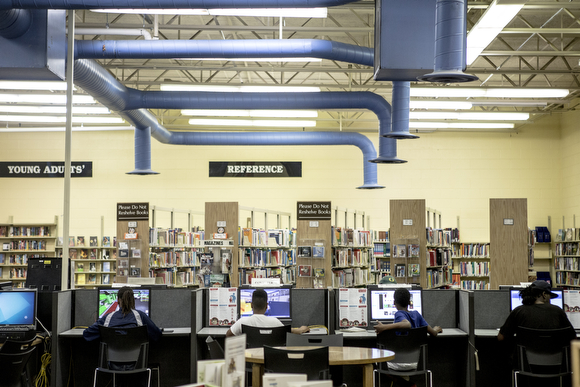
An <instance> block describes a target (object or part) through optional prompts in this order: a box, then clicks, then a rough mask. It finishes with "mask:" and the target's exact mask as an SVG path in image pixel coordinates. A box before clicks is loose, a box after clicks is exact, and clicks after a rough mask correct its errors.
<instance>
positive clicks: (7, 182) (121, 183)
mask: <svg viewBox="0 0 580 387" xmlns="http://www.w3.org/2000/svg"><path fill="white" fill-rule="evenodd" d="M568 121H570V124H569V125H567V126H572V122H573V121H574V118H570V119H568V118H566V120H564V122H565V123H566V122H568ZM576 121H577V120H576ZM559 127H560V117H559V116H551V117H548V118H544V119H542V120H539V121H538V122H537V123H531V124H528V125H526V126H525V127H524V128H523V130H522V131H521V132H520V133H519V134H506V133H433V134H423V135H421V138H420V139H417V140H405V141H399V143H398V144H399V145H398V148H399V152H398V153H399V157H400V158H403V159H405V160H408V163H406V164H398V165H388V164H379V165H378V170H379V183H380V184H382V185H385V186H386V188H385V189H382V190H370V191H367V190H357V189H356V187H357V186H359V185H361V184H362V183H363V171H362V163H363V160H362V153H361V152H360V151H359V150H358V148H356V147H353V146H303V147H220V146H204V147H202V146H174V145H164V144H161V143H159V142H157V141H156V140H152V168H153V169H154V170H155V171H158V172H160V174H159V175H155V176H132V175H126V174H125V173H126V172H128V171H131V170H132V169H133V168H134V150H133V135H132V132H83V133H78V132H75V133H73V153H72V159H73V160H74V161H93V168H94V170H93V178H75V179H72V184H71V186H72V195H71V196H72V199H71V217H72V219H71V229H70V230H71V235H84V236H85V237H88V236H90V235H99V236H100V219H101V216H104V217H105V235H114V231H115V230H114V228H115V216H116V214H115V205H116V203H117V202H128V201H135V202H140V201H146V202H149V203H150V204H151V205H157V206H162V207H174V208H182V209H191V210H198V211H203V209H204V203H205V202H206V201H237V202H239V203H240V205H242V206H249V207H259V208H267V209H277V210H281V211H286V212H292V213H294V212H295V207H296V201H306V200H321V201H322V200H330V201H331V202H332V205H333V206H339V207H341V208H348V209H356V210H359V211H365V212H366V213H367V214H369V215H370V217H371V228H372V229H386V228H388V226H389V225H388V219H389V214H388V203H389V200H390V199H405V198H413V199H419V198H424V199H426V203H427V206H428V207H431V208H434V209H437V210H439V211H441V213H442V215H443V226H444V227H456V225H457V224H456V219H457V216H459V217H460V226H461V233H462V234H461V237H462V239H463V240H465V241H482V240H483V241H487V240H489V199H490V198H499V197H515V198H527V199H528V218H529V223H530V226H532V227H534V226H539V225H547V216H548V215H552V216H560V215H559V214H561V213H562V207H563V206H564V207H572V203H575V204H574V205H576V206H577V205H578V202H579V201H578V200H577V199H578V189H577V185H578V184H580V181H579V179H578V178H575V179H570V180H572V181H571V182H570V183H569V184H570V188H568V187H564V186H563V184H562V181H563V177H562V176H563V173H565V168H562V167H561V165H562V162H563V161H564V160H563V159H562V157H564V158H565V159H566V160H568V158H571V159H577V157H578V151H577V149H573V146H572V145H571V144H564V142H565V141H564V140H565V137H566V138H567V137H568V136H569V137H571V138H574V139H575V138H577V136H578V135H576V134H573V133H571V132H572V130H571V129H566V130H565V134H564V136H563V138H562V139H561V138H560V129H559ZM569 132H570V133H569ZM371 139H372V140H373V142H374V143H375V146H376V145H377V143H378V139H377V137H376V136H373V137H371ZM0 143H1V144H2V151H1V152H0V161H62V160H64V150H63V149H64V134H63V133H24V134H14V133H0ZM562 153H563V154H564V155H563V156H562ZM244 160H252V161H302V170H303V177H302V178H285V179H281V178H278V179H274V178H251V179H249V178H247V179H242V178H208V162H209V161H244ZM570 168H571V167H570ZM576 176H577V175H576ZM572 184H574V186H572ZM574 191H575V192H574ZM62 192H63V180H62V179H16V178H7V179H0V222H5V221H6V220H7V218H8V216H9V215H13V216H14V221H15V222H33V221H34V222H51V221H52V220H53V218H54V215H62V208H63V193H62ZM572 192H574V194H572ZM562 193H565V195H562ZM247 216H249V214H248V213H247V212H244V211H242V212H241V213H240V218H241V219H242V222H243V224H245V219H246V217H247ZM339 218H340V220H339V225H343V223H344V222H343V219H344V217H343V216H340V217H339ZM258 220H259V221H260V222H261V218H259V219H258ZM184 222H185V220H184V218H182V219H181V220H179V219H178V222H177V223H176V226H178V227H186V224H185V223H184ZM260 222H257V225H258V226H260ZM269 222H270V225H272V223H273V222H274V221H273V220H270V221H269ZM349 223H350V224H349V225H350V226H352V218H351V220H349ZM195 224H197V225H202V224H203V220H202V219H201V218H199V217H198V218H197V221H195ZM358 224H359V225H360V219H359V223H358ZM61 225H62V222H61ZM157 225H158V226H164V227H167V226H169V220H168V217H167V216H164V215H163V214H159V218H158V222H157ZM283 225H285V224H283ZM293 225H295V218H293Z"/></svg>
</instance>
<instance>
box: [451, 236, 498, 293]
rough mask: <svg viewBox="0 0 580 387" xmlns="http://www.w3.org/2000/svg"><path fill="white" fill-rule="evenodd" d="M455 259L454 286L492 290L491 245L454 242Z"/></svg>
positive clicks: (453, 252)
mask: <svg viewBox="0 0 580 387" xmlns="http://www.w3.org/2000/svg"><path fill="white" fill-rule="evenodd" d="M451 258H452V259H453V276H454V277H455V278H454V279H453V283H454V284H456V283H457V284H459V286H461V289H468V290H478V289H490V283H489V276H490V258H489V243H487V242H484V243H461V242H459V241H457V240H456V241H453V242H452V246H451Z"/></svg>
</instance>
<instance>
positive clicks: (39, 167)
mask: <svg viewBox="0 0 580 387" xmlns="http://www.w3.org/2000/svg"><path fill="white" fill-rule="evenodd" d="M70 176H71V177H93V162H92V161H73V162H71V167H70ZM0 177H34V178H38V177H64V161H8V162H0Z"/></svg>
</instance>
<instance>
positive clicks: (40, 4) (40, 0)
mask: <svg viewBox="0 0 580 387" xmlns="http://www.w3.org/2000/svg"><path fill="white" fill-rule="evenodd" d="M353 1H354V0H292V1H288V0H244V1H240V0H2V1H0V9H11V8H29V9H116V8H151V9H163V8H167V9H170V8H313V7H334V6H337V5H343V4H348V3H352V2H353ZM306 16H308V15H306Z"/></svg>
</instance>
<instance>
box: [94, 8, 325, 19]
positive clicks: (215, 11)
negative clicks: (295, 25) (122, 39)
mask: <svg viewBox="0 0 580 387" xmlns="http://www.w3.org/2000/svg"><path fill="white" fill-rule="evenodd" d="M92 11H93V12H101V13H128V14H145V15H201V16H204V15H206V16H258V17H303V18H325V17H327V15H328V10H327V9H326V8H229V9H221V8H212V9H179V8H178V9H150V8H141V9H123V8H117V9H93V10H92Z"/></svg>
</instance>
